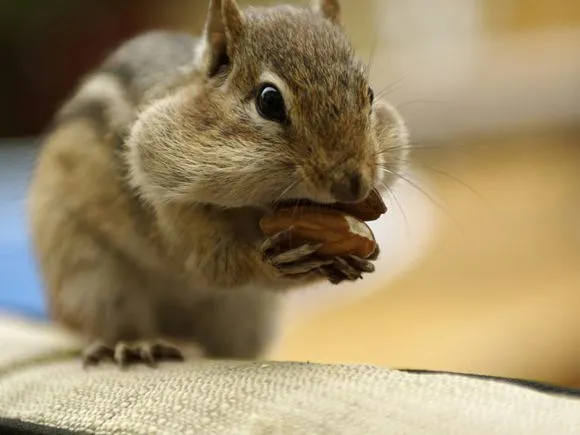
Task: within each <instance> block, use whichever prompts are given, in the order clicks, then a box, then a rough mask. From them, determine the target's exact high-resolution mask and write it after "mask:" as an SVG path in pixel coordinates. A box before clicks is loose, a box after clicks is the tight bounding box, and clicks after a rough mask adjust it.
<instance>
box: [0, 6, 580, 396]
mask: <svg viewBox="0 0 580 435" xmlns="http://www.w3.org/2000/svg"><path fill="white" fill-rule="evenodd" d="M240 3H242V4H248V3H251V4H253V5H261V4H272V3H274V2H271V1H263V0H261V1H260V0H255V1H251V2H250V1H240ZM296 3H298V4H300V3H302V4H304V3H305V2H296ZM342 3H343V9H344V12H343V17H344V19H343V21H344V24H345V27H346V30H347V32H348V33H349V34H350V36H351V37H352V40H353V43H354V45H355V47H356V49H357V51H358V53H359V54H360V56H361V58H362V59H363V60H365V61H368V63H369V66H370V70H371V76H372V80H373V84H374V86H375V91H376V93H377V94H379V95H380V96H381V97H382V98H386V99H387V100H389V101H390V102H392V103H393V104H394V105H395V106H396V107H398V108H399V110H400V111H401V112H402V114H403V115H404V117H405V118H406V119H407V122H408V124H409V127H410V130H411V133H412V141H413V151H412V153H411V157H410V159H409V160H410V161H409V168H408V169H407V170H406V171H405V172H404V173H403V176H404V178H405V179H402V180H400V183H399V185H398V186H397V189H396V190H395V193H394V195H393V196H392V197H389V198H387V200H388V205H389V208H390V211H389V213H388V214H387V216H386V217H385V218H384V219H383V220H382V221H381V222H379V223H376V226H375V231H376V232H377V236H378V238H379V240H380V241H381V245H382V251H383V253H384V254H383V256H382V258H381V260H380V264H379V268H378V271H377V273H376V274H375V275H374V276H373V277H372V278H370V279H365V280H364V281H362V282H360V283H357V284H353V285H345V286H341V287H340V288H338V287H336V288H335V287H330V286H318V287H317V288H312V289H310V290H309V291H306V292H301V293H300V294H296V295H293V296H292V297H291V300H290V304H289V311H288V316H287V326H286V328H285V329H284V330H283V333H282V339H281V341H280V343H279V345H278V346H277V347H276V348H275V349H273V352H272V355H271V358H274V359H284V360H288V359H291V360H309V361H316V362H333V363H369V364H378V365H382V366H387V367H392V368H420V369H430V370H446V371H461V372H475V373H481V374H490V375H496V376H510V377H519V378H527V379H534V380H538V381H546V382H553V383H557V384H562V385H567V386H579V387H580V2H578V1H577V0H374V1H371V0H365V1H355V0H342ZM205 8H206V0H164V1H161V0H140V1H128V0H127V1H123V2H116V1H112V0H82V1H80V0H74V1H72V0H52V1H50V2H38V1H32V0H3V1H2V2H0V53H1V54H2V58H3V59H2V67H1V68H0V95H1V99H0V138H2V139H1V141H0V210H1V211H0V307H4V308H8V309H10V310H13V311H14V310H16V311H20V312H22V313H26V314H29V315H34V316H40V317H42V316H43V315H44V311H43V305H42V299H41V291H40V288H39V285H38V281H37V278H36V276H35V275H34V264H33V262H32V260H31V257H30V252H29V250H28V246H27V241H26V226H25V222H24V217H23V214H22V204H23V202H22V201H23V197H24V194H25V188H26V182H27V179H28V176H29V173H30V165H31V164H32V162H33V161H34V155H35V152H36V149H37V143H38V138H39V137H40V135H41V134H42V132H43V130H44V129H45V127H46V126H47V124H48V123H49V121H50V117H51V115H52V113H53V112H54V110H55V109H56V107H57V106H58V104H59V103H61V102H62V100H63V99H64V98H66V96H67V95H68V94H69V93H70V92H71V91H72V89H73V87H74V85H75V83H76V81H77V80H78V79H79V77H80V76H81V75H82V74H84V73H85V72H87V71H88V70H89V69H90V68H91V67H93V66H95V65H96V64H97V63H98V62H99V61H100V60H101V59H102V58H103V56H104V55H105V54H106V53H107V52H108V51H110V50H111V49H112V48H114V46H115V45H116V44H118V43H119V42H120V41H121V40H123V39H125V38H127V37H130V36H133V35H134V34H136V33H138V32H140V31H144V30H147V29H152V28H171V29H178V30H187V31H191V32H198V31H200V29H201V26H202V23H203V19H204V14H205Z"/></svg>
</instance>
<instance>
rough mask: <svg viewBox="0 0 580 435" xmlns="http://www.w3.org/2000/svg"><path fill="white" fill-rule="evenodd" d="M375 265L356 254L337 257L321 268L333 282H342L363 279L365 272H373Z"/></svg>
mask: <svg viewBox="0 0 580 435" xmlns="http://www.w3.org/2000/svg"><path fill="white" fill-rule="evenodd" d="M374 271H375V266H374V264H373V263H371V261H369V260H365V259H364V258H360V257H357V256H355V255H349V256H347V257H336V258H335V259H334V261H333V262H332V264H329V265H325V266H323V267H322V268H321V273H322V274H323V275H324V276H325V277H326V278H327V279H328V281H329V282H330V283H331V284H340V283H341V282H343V281H358V280H359V279H363V274H364V273H373V272H374Z"/></svg>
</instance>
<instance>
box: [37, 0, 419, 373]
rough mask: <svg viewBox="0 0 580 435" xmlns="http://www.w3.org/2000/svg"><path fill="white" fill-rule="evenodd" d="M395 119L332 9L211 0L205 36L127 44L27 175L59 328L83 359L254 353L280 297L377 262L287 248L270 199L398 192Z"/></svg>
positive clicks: (328, 4) (399, 126)
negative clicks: (266, 227) (75, 337)
mask: <svg viewBox="0 0 580 435" xmlns="http://www.w3.org/2000/svg"><path fill="white" fill-rule="evenodd" d="M407 143H408V139H407V129H406V127H405V124H404V122H403V120H402V118H401V116H400V115H399V114H398V112H397V111H396V110H395V109H394V108H393V107H391V106H390V105H388V104H387V103H385V102H381V101H379V100H378V99H375V98H374V95H373V91H372V87H371V86H370V84H369V79H368V73H367V71H366V68H365V66H364V65H363V63H362V62H361V61H360V60H359V59H358V58H357V57H356V55H355V53H354V50H353V48H352V46H351V43H350V40H349V39H348V37H347V36H346V35H345V32H344V29H343V26H342V24H341V20H340V5H339V2H338V0H319V1H317V2H316V3H315V4H314V5H312V6H311V7H294V6H289V5H279V6H269V7H263V8H247V9H241V8H240V7H239V6H238V4H237V3H236V1H235V0H211V1H210V2H209V7H208V12H207V18H206V24H205V27H204V32H203V36H202V37H201V38H199V39H196V38H194V37H193V36H190V35H187V34H181V33H172V32H169V31H160V30H159V31H150V32H148V33H145V34H142V35H138V36H135V37H134V38H132V39H130V40H128V41H126V42H124V43H122V44H121V45H120V46H119V47H117V49H116V50H114V51H112V52H111V53H110V55H109V56H108V57H107V58H106V59H105V60H104V61H103V63H102V64H101V65H100V66H99V67H98V68H97V69H96V70H95V71H93V72H91V73H90V74H88V75H87V76H86V77H84V78H83V80H82V81H81V83H80V84H79V85H78V88H77V90H76V91H75V92H74V94H73V95H72V96H71V97H70V98H69V99H68V100H67V101H66V102H65V103H64V104H63V106H62V107H61V109H60V110H59V112H58V113H57V114H56V116H55V119H54V123H53V126H52V128H51V130H50V131H49V132H48V133H47V135H46V138H45V140H44V143H43V146H42V148H41V152H40V155H39V158H38V161H37V164H36V167H35V170H34V173H33V177H32V180H31V184H30V188H29V195H28V211H29V220H30V228H31V238H32V243H33V249H34V252H35V255H36V259H37V262H38V265H39V266H38V267H39V271H40V274H41V276H42V280H43V283H44V286H45V287H46V289H47V298H48V306H49V311H50V314H51V317H52V318H53V319H54V320H55V321H56V322H58V323H60V324H61V325H63V326H65V327H67V328H69V329H71V330H73V331H75V332H77V333H78V334H79V335H80V336H81V337H82V338H83V340H84V341H85V343H86V347H85V348H84V351H83V352H82V361H83V362H84V363H85V364H98V363H99V362H101V361H104V360H105V359H112V360H113V361H115V362H116V363H118V364H120V365H122V366H124V365H126V364H128V363H131V362H137V363H139V362H142V363H147V364H151V365H154V364H156V363H157V362H158V361H163V360H168V359H177V360H182V359H183V358H184V352H183V350H182V349H183V346H187V345H188V344H190V343H191V344H195V345H197V346H199V347H200V348H201V350H202V351H203V354H204V355H205V356H206V357H209V358H239V359H254V358H259V357H260V356H262V355H263V354H264V353H265V352H266V351H267V349H268V347H269V345H270V343H271V342H272V340H273V338H274V337H275V331H276V327H277V319H278V317H279V316H278V308H279V302H280V298H281V295H283V294H284V293H285V291H287V290H289V289H292V288H298V287H301V286H305V285H308V284H310V283H313V282H316V281H320V280H326V279H329V276H330V275H332V276H333V277H334V279H336V276H340V277H342V279H339V281H340V280H354V279H357V278H359V277H360V276H361V274H362V273H370V272H372V271H373V263H372V261H367V260H362V259H356V258H351V259H350V260H353V261H350V262H348V261H345V260H344V259H338V260H340V261H322V260H316V259H315V257H313V254H314V253H315V252H316V250H317V246H313V245H308V244H307V245H304V246H300V247H298V248H294V249H290V250H284V249H281V246H282V244H281V243H282V241H283V240H284V237H285V233H280V234H276V235H274V236H273V237H268V238H266V237H265V236H264V235H263V234H262V233H261V231H260V228H259V220H260V218H261V217H262V216H264V214H265V213H266V212H268V210H269V209H270V207H271V206H272V204H274V203H276V202H277V201H282V200H291V199H307V200H310V201H314V202H318V203H325V204H327V203H333V202H338V201H342V202H356V201H360V200H361V199H363V198H365V196H366V195H367V194H368V193H369V191H370V190H371V188H373V187H376V188H378V189H379V190H380V191H383V190H384V189H385V188H389V186H391V185H392V184H393V183H394V182H395V177H394V175H393V174H396V172H397V170H398V169H399V168H400V165H401V161H402V157H403V156H404V154H405V152H406V149H407V147H406V145H407Z"/></svg>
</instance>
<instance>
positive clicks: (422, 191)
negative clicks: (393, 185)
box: [379, 167, 463, 231]
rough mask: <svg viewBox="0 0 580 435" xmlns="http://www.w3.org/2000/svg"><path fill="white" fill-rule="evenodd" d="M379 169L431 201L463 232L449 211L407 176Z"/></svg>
mask: <svg viewBox="0 0 580 435" xmlns="http://www.w3.org/2000/svg"><path fill="white" fill-rule="evenodd" d="M379 169H380V170H382V171H383V172H386V173H388V174H391V175H393V176H394V177H397V178H400V179H401V180H403V181H405V182H407V183H408V184H409V185H410V186H412V187H414V188H415V189H416V190H417V191H418V192H420V193H421V194H422V195H423V196H425V198H427V199H428V200H429V201H431V202H432V203H433V204H434V205H435V206H436V207H437V208H438V209H439V210H440V211H442V212H443V213H444V214H445V215H446V216H447V217H448V218H449V220H451V222H453V223H454V224H455V225H457V226H458V227H459V228H460V229H461V230H462V231H463V227H462V225H461V224H459V222H458V221H457V220H456V219H455V218H454V217H453V216H452V215H451V213H449V211H448V210H447V209H446V208H445V206H444V205H443V204H441V203H440V202H439V201H437V200H436V199H435V198H434V197H433V196H432V195H430V194H429V193H428V192H427V191H426V190H425V189H423V188H422V187H421V186H419V185H418V184H417V183H416V182H414V181H412V180H410V179H409V178H408V177H407V176H405V175H402V174H401V173H399V172H395V171H392V170H390V169H388V168H385V167H380V168H379Z"/></svg>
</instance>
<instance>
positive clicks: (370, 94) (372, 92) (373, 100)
mask: <svg viewBox="0 0 580 435" xmlns="http://www.w3.org/2000/svg"><path fill="white" fill-rule="evenodd" d="M369 101H370V102H371V106H372V105H373V103H374V102H375V91H373V88H371V87H370V86H369Z"/></svg>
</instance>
